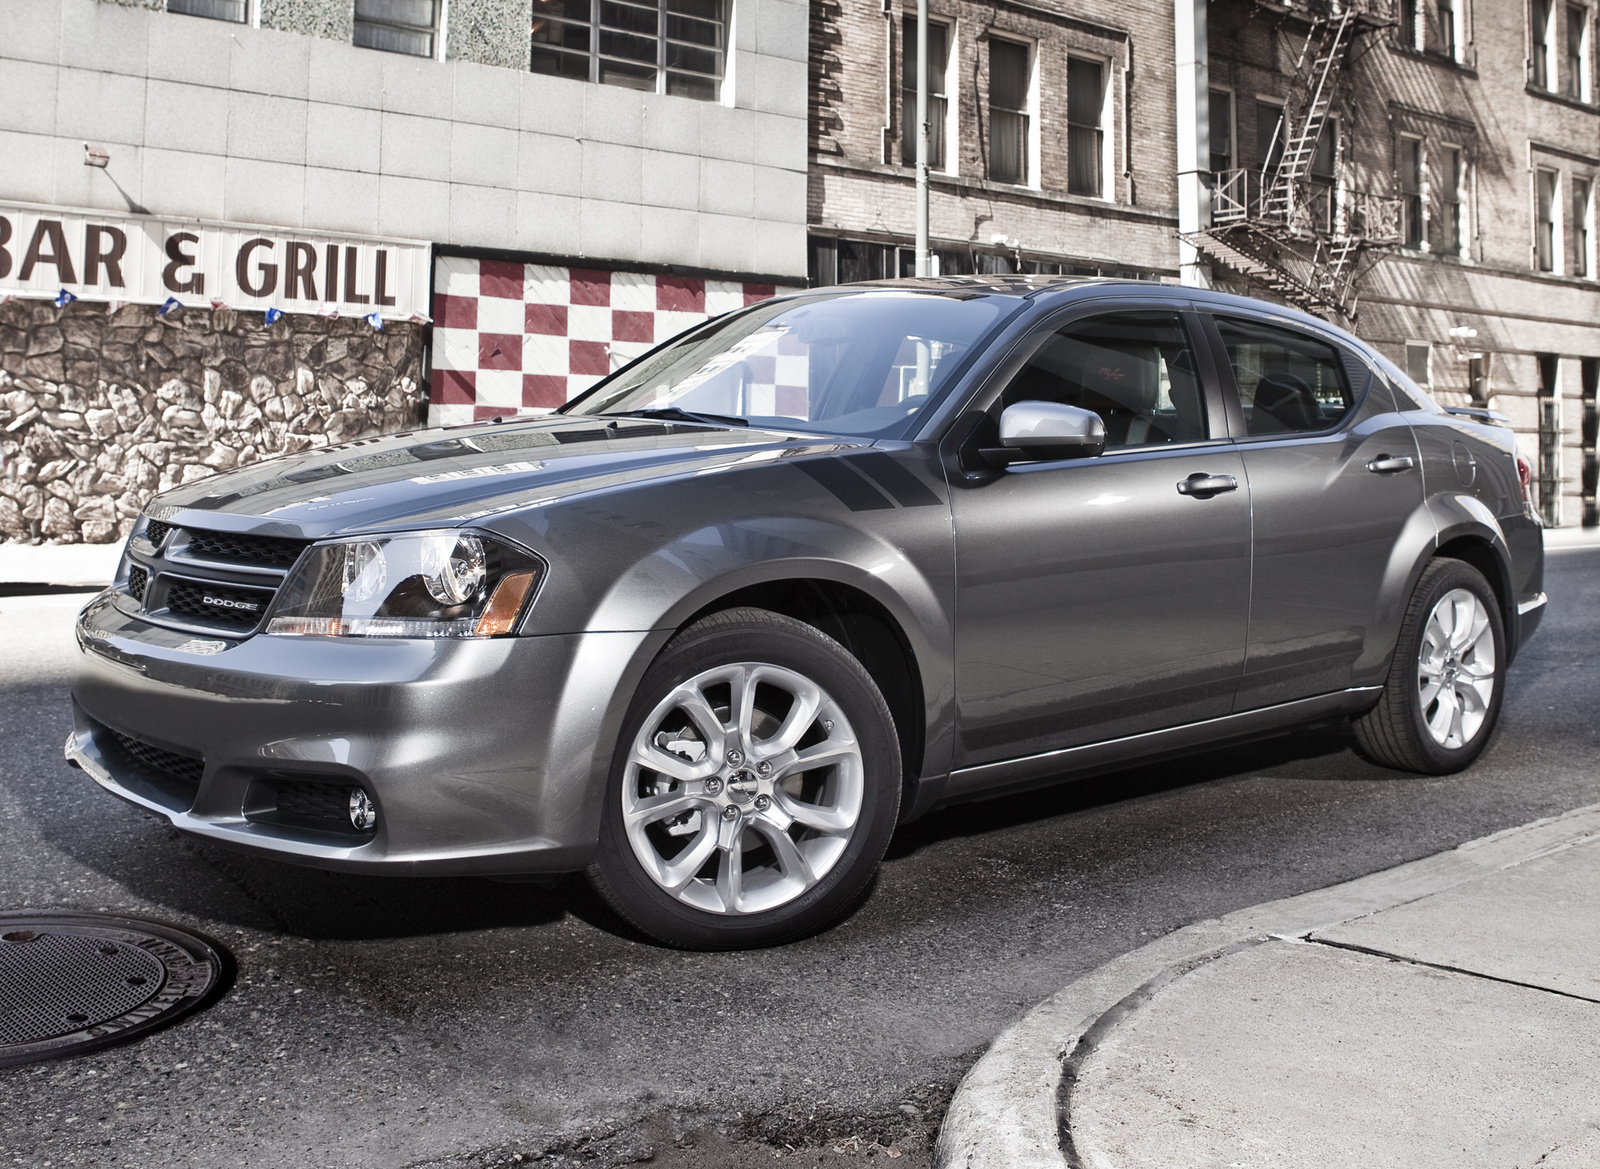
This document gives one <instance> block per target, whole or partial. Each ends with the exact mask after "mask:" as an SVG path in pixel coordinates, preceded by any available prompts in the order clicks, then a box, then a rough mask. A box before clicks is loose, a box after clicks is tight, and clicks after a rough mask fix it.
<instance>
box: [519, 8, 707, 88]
mask: <svg viewBox="0 0 1600 1169" xmlns="http://www.w3.org/2000/svg"><path fill="white" fill-rule="evenodd" d="M533 9H534V11H533V51H532V56H531V58H530V62H529V68H531V69H532V70H533V72H535V73H548V74H552V75H554V76H557V77H572V78H575V79H577V80H579V81H595V82H599V83H600V84H602V85H621V86H624V87H626V88H628V89H642V90H645V91H646V92H649V93H668V94H676V95H678V96H681V97H692V98H698V99H700V100H701V101H718V100H720V98H721V96H722V78H723V75H724V67H725V65H726V48H727V42H726V37H727V15H726V9H725V7H724V4H723V0H654V3H645V4H637V3H624V2H622V0H533Z"/></svg>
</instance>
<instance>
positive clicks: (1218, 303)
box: [807, 274, 1368, 351]
mask: <svg viewBox="0 0 1600 1169" xmlns="http://www.w3.org/2000/svg"><path fill="white" fill-rule="evenodd" d="M875 288H884V289H887V288H895V289H905V290H908V291H917V292H933V293H949V294H955V295H959V294H961V293H967V294H969V295H970V294H971V293H974V292H980V293H985V294H987V295H990V296H1014V297H1018V298H1020V299H1027V300H1032V301H1034V302H1036V303H1038V304H1040V305H1041V306H1043V305H1048V304H1050V303H1052V302H1055V301H1058V300H1059V301H1067V300H1075V299H1079V298H1081V297H1084V296H1105V295H1110V294H1116V293H1123V294H1133V295H1135V296H1140V295H1142V296H1164V297H1171V296H1177V297H1183V298H1187V299H1192V300H1194V301H1196V302H1197V303H1203V304H1207V305H1210V306H1214V307H1218V308H1229V307H1231V308H1237V309H1246V310H1250V311H1253V312H1258V313H1261V312H1265V313H1270V314H1271V315H1273V316H1277V317H1282V318H1284V319H1286V320H1288V321H1292V322H1294V323H1296V324H1299V325H1306V326H1310V327H1312V328H1314V329H1318V330H1321V331H1322V332H1324V333H1332V334H1334V335H1335V336H1337V337H1338V338H1339V339H1340V340H1342V341H1344V342H1345V343H1346V344H1350V345H1354V346H1355V347H1356V348H1358V349H1361V350H1363V351H1364V350H1366V349H1367V348H1368V346H1367V344H1366V343H1365V342H1364V341H1362V340H1361V339H1360V338H1358V337H1356V336H1354V335H1353V334H1351V333H1350V332H1349V331H1348V330H1346V329H1343V328H1341V327H1339V326H1338V325H1336V324H1334V323H1333V322H1331V321H1327V320H1324V319H1323V318H1321V317H1316V316H1312V315H1311V314H1310V313H1307V312H1303V311H1301V310H1300V309H1297V308H1294V307H1293V306H1292V305H1287V304H1279V303H1278V302H1276V301H1270V300H1259V299H1257V298H1256V297H1252V296H1239V295H1237V294H1235V293H1231V292H1220V291H1218V290H1216V289H1212V288H1198V287H1195V286H1193V285H1178V284H1167V283H1158V282H1156V281H1154V280H1130V279H1128V278H1127V277H1125V276H1121V277H1118V276H1044V275H1040V276H1034V275H1027V274H1015V275H998V276H903V277H900V278H899V279H895V280H861V281H856V282H853V283H850V284H837V285H834V286H832V287H831V288H813V289H808V290H807V291H809V292H834V291H840V292H853V291H868V290H870V289H875Z"/></svg>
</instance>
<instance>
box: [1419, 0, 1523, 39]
mask: <svg viewBox="0 0 1600 1169" xmlns="http://www.w3.org/2000/svg"><path fill="white" fill-rule="evenodd" d="M1534 2H1535V3H1537V2H1538V0H1534ZM1399 23H1400V27H1399V28H1398V29H1397V30H1396V36H1398V37H1399V40H1400V43H1401V44H1402V45H1404V46H1405V47H1406V48H1408V49H1420V48H1421V47H1422V36H1421V33H1422V8H1421V4H1420V3H1419V0H1400V21H1399Z"/></svg>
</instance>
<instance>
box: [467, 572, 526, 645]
mask: <svg viewBox="0 0 1600 1169" xmlns="http://www.w3.org/2000/svg"><path fill="white" fill-rule="evenodd" d="M538 579H539V574H538V573H537V572H513V573H511V574H510V575H509V576H504V577H501V578H500V583H499V584H498V585H496V586H495V590H494V596H492V597H490V598H489V607H488V608H487V609H485V610H484V611H483V616H482V617H479V618H478V624H477V626H476V628H474V629H473V631H472V632H473V633H474V634H476V635H477V636H478V637H498V636H499V635H501V634H503V633H510V632H511V631H512V629H513V628H514V627H515V626H516V624H517V615H518V614H519V613H521V612H522V604H523V602H524V601H526V600H527V599H528V594H529V593H530V592H532V591H533V586H534V583H535V582H536V581H537V580H538Z"/></svg>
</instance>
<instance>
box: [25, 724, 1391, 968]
mask: <svg viewBox="0 0 1600 1169" xmlns="http://www.w3.org/2000/svg"><path fill="white" fill-rule="evenodd" d="M1262 771H1270V772H1271V773H1272V774H1273V775H1274V776H1275V777H1294V778H1299V779H1305V780H1316V779H1332V780H1343V781H1350V780H1357V781H1359V780H1392V779H1393V778H1394V777H1395V776H1396V773H1395V772H1392V771H1386V770H1383V769H1381V768H1376V767H1372V766H1370V765H1368V764H1366V763H1364V762H1363V761H1362V760H1360V759H1359V758H1358V757H1357V756H1356V755H1355V754H1354V753H1353V752H1352V751H1351V750H1350V736H1349V733H1348V731H1346V730H1343V729H1330V730H1318V731H1303V732H1299V733H1296V734H1294V735H1292V736H1284V737H1279V738H1275V739H1270V740H1265V741H1260V742H1256V743H1251V744H1247V745H1244V746H1235V747H1232V748H1228V749H1225V750H1215V751H1210V752H1205V753H1203V754H1197V755H1191V756H1188V757H1185V758H1182V759H1174V760H1169V761H1164V762H1160V763H1155V764H1148V765H1145V766H1140V767H1131V768H1127V769H1124V770H1121V771H1116V772H1111V773H1106V774H1101V775H1096V776H1092V777H1088V778H1084V779H1079V780H1073V781H1064V782H1062V783H1060V784H1058V785H1056V786H1044V787H1041V788H1037V789H1034V790H1032V791H1028V792H1025V793H1022V794H1017V795H1011V796H1006V797H1002V798H997V799H992V800H985V801H981V802H974V803H968V804H962V805H959V806H956V807H952V808H947V809H943V810H941V811H937V812H934V813H932V814H930V815H928V816H926V817H924V818H922V819H921V820H918V821H916V822H914V823H912V824H908V825H903V826H902V827H901V828H900V829H899V830H898V831H897V832H896V833H895V836H894V839H893V841H892V842H891V844H890V847H889V850H888V852H887V855H886V859H888V860H891V861H892V860H896V859H900V858H904V857H909V856H912V855H915V854H916V853H917V852H918V851H919V850H920V849H922V848H923V847H925V846H926V845H929V844H931V843H934V842H936V841H941V840H950V839H957V838H961V837H968V836H974V835H979V834H982V833H986V832H994V831H1001V830H1005V829H1007V828H1012V827H1016V826H1020V825H1025V824H1028V823H1032V822H1037V821H1041V820H1047V819H1050V818H1053V817H1057V816H1063V815H1070V814H1072V813H1075V812H1081V811H1085V810H1088V809H1092V808H1095V807H1099V806H1103V805H1110V804H1116V803H1121V802H1124V801H1128V800H1134V799H1139V798H1141V797H1144V796H1150V795H1155V794H1159V793H1161V792H1165V791H1170V790H1173V789H1178V788H1184V787H1191V786H1195V785H1200V784H1205V783H1210V782H1215V781H1223V780H1230V779H1236V778H1239V777H1241V776H1246V775H1250V774H1252V773H1260V772H1262ZM95 806H96V807H99V808H101V810H100V811H98V812H95V813H94V814H92V815H90V816H88V817H87V818H86V819H84V820H79V821H77V822H75V823H71V824H68V823H65V822H59V821H56V822H51V821H49V820H46V821H44V822H42V823H40V824H39V828H40V831H41V834H42V836H43V837H44V838H45V839H46V840H47V841H48V843H49V844H50V845H51V846H52V847H54V848H55V849H58V850H59V851H60V852H61V853H63V854H65V855H67V856H69V857H71V858H72V859H73V860H74V861H76V862H77V863H79V864H82V865H84V866H85V867H87V868H89V869H92V870H94V871H96V872H98V873H100V874H102V875H103V876H104V877H106V878H108V879H109V880H110V881H112V882H115V883H116V884H117V885H118V886H120V887H121V888H123V889H125V890H127V892H128V893H129V894H130V895H131V897H132V898H133V899H134V900H135V901H136V902H138V903H142V904H143V905H146V906H152V907H156V908H157V909H158V910H159V912H164V913H168V914H171V915H174V916H177V917H180V918H186V919H189V920H191V921H194V922H196V923H205V924H206V925H207V926H208V927H209V928H214V929H216V928H224V929H225V928H227V927H233V928H236V929H247V930H251V929H254V930H264V931H267V932H269V933H274V934H279V935H285V936H292V937H298V938H303V939H307V940H321V941H366V940H380V939H403V938H413V937H424V936H430V935H439V936H448V935H454V934H463V933H474V932H482V931H489V930H503V929H527V928H532V927H539V926H547V925H551V924H554V923H557V922H560V921H561V920H563V919H567V918H571V919H575V920H577V921H581V922H583V923H585V924H587V925H589V926H591V927H593V928H594V929H596V930H598V931H600V932H602V933H604V934H608V935H610V936H611V937H613V938H614V939H616V940H618V941H622V942H635V943H641V944H645V945H650V946H656V945H658V944H659V943H657V942H655V941H654V940H653V939H651V938H649V937H647V936H645V935H644V934H642V933H640V932H639V931H637V930H636V929H634V928H633V927H632V926H631V925H629V924H628V923H627V922H626V921H625V920H624V919H622V918H621V917H620V916H618V915H617V914H616V913H615V912H614V911H613V910H612V909H611V908H610V906H608V905H607V904H606V903H605V901H604V900H603V899H602V898H600V897H599V896H598V895H597V894H596V893H595V892H594V890H593V889H592V888H591V886H590V885H589V883H588V882H587V881H586V880H585V879H584V878H583V877H582V875H581V874H567V875H565V876H562V877H559V878H556V879H554V880H553V881H544V882H533V881H528V882H515V883H513V882H507V881H496V880H491V879H487V878H480V877H399V876H367V875H361V874H352V873H339V872H328V871H324V870H319V869H312V868H306V867H303V866H299V865H292V864H287V863H284V862H281V861H277V860H272V859H269V858H264V857H256V856H251V855H249V854H245V853H239V852H234V851H233V850H231V849H228V848H225V847H222V846H219V845H216V844H212V843H210V842H207V841H203V840H198V839H194V838H190V837H186V836H183V835H181V834H180V833H178V832H176V831H175V830H173V829H172V828H171V827H170V826H169V825H167V824H166V823H165V821H163V820H161V819H160V818H159V817H155V816H153V815H150V814H141V813H139V812H138V811H137V810H135V809H132V808H128V807H126V806H119V805H116V804H115V803H108V804H105V805H95ZM864 900H865V899H864ZM848 916H849V915H847V918H846V920H848Z"/></svg>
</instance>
